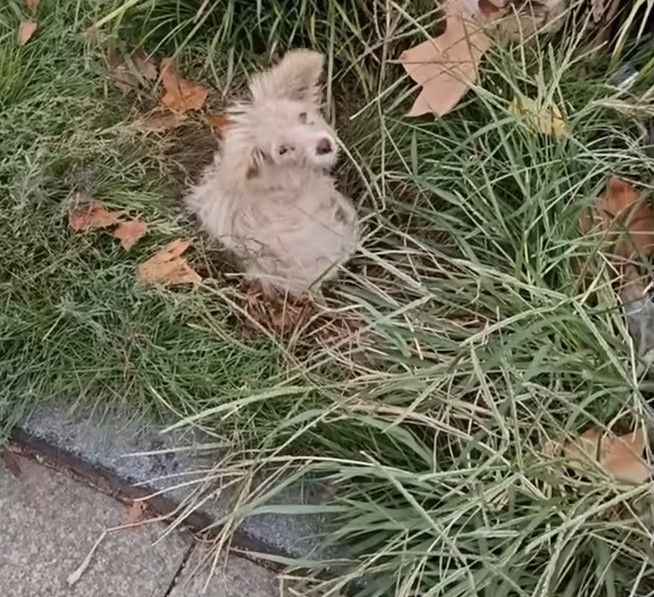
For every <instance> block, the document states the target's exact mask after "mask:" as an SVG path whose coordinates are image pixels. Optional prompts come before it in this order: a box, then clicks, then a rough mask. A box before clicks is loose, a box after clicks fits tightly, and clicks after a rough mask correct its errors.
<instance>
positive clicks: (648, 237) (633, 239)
mask: <svg viewBox="0 0 654 597" xmlns="http://www.w3.org/2000/svg"><path fill="white" fill-rule="evenodd" d="M579 227H580V229H581V231H582V232H583V233H584V234H589V233H590V232H592V231H593V230H599V231H601V232H602V233H603V240H604V243H605V244H606V245H607V246H608V247H610V248H611V252H612V254H613V255H614V256H615V257H617V258H618V259H620V260H625V259H627V260H630V259H633V258H634V257H636V256H638V255H645V256H650V255H652V254H654V209H652V206H651V205H650V204H649V202H648V201H647V199H646V198H645V197H643V196H641V195H640V193H639V192H638V191H637V190H636V189H635V188H634V187H633V186H631V185H630V184H629V183H628V182H626V181H624V180H622V179H621V178H618V177H617V176H614V177H612V178H611V179H610V180H609V182H608V184H607V187H606V191H605V192H604V193H603V194H602V195H600V196H599V197H598V198H597V200H596V201H595V205H594V206H593V208H592V210H591V215H590V216H588V215H586V214H584V215H582V216H581V218H580V220H579Z"/></svg>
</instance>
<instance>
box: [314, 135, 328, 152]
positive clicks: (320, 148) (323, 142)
mask: <svg viewBox="0 0 654 597" xmlns="http://www.w3.org/2000/svg"><path fill="white" fill-rule="evenodd" d="M331 152H332V142H331V141H330V140H329V139H327V137H323V138H322V139H320V141H318V145H316V153H317V154H318V155H325V154H326V153H331Z"/></svg>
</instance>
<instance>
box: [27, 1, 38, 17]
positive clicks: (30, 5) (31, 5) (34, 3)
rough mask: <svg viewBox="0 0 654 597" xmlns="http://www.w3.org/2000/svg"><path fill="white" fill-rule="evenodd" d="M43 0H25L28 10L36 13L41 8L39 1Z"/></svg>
mask: <svg viewBox="0 0 654 597" xmlns="http://www.w3.org/2000/svg"><path fill="white" fill-rule="evenodd" d="M40 1H41V0H25V4H26V5H27V10H29V11H30V12H31V13H32V14H35V13H36V11H37V10H38V9H39V2H40Z"/></svg>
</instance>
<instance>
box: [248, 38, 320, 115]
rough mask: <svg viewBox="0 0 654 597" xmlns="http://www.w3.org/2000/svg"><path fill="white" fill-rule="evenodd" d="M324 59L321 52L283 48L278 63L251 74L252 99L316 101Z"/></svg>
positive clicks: (318, 98)
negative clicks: (268, 68) (286, 50)
mask: <svg viewBox="0 0 654 597" xmlns="http://www.w3.org/2000/svg"><path fill="white" fill-rule="evenodd" d="M324 63H325V58H324V56H323V55H322V54H319V53H318V52H312V51H310V50H293V51H291V52H287V53H286V55H285V56H284V58H283V59H282V61H281V62H280V63H279V64H277V65H276V66H273V67H272V68H271V69H270V70H268V71H266V72H263V73H260V74H258V75H255V76H254V77H253V78H252V80H251V81H250V92H251V93H252V100H253V101H254V102H255V103H256V102H258V101H261V100H265V99H267V98H271V97H273V98H279V99H292V100H299V101H309V102H312V103H315V104H319V103H320V75H321V74H322V70H323V67H324Z"/></svg>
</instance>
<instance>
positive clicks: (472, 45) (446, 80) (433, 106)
mask: <svg viewBox="0 0 654 597" xmlns="http://www.w3.org/2000/svg"><path fill="white" fill-rule="evenodd" d="M446 24H447V26H446V29H445V33H443V34H442V35H440V36H438V37H436V38H434V39H431V40H428V41H426V42H423V43H421V44H419V45H417V46H416V47H414V48H411V49H409V50H406V51H405V52H403V53H402V55H401V56H400V63H401V64H402V66H404V69H405V70H406V72H407V73H408V74H409V76H410V77H411V78H412V79H413V80H414V81H415V82H416V83H419V84H420V85H422V90H421V92H420V94H419V95H418V97H417V98H416V100H415V102H414V104H413V106H412V108H411V110H410V111H409V114H408V115H409V116H420V115H422V114H426V113H428V112H433V113H434V114H438V115H439V116H443V115H444V114H447V113H448V112H450V111H451V110H452V109H453V108H454V107H455V106H456V105H457V104H458V103H459V101H461V99H462V98H463V96H464V95H465V94H466V93H467V91H468V89H469V88H470V86H471V85H472V84H473V83H474V81H475V79H476V78H477V68H478V65H479V62H480V60H481V57H482V56H483V55H484V53H485V52H486V50H488V48H490V46H491V39H490V38H489V37H488V36H487V35H486V34H485V33H484V32H483V31H482V29H481V26H480V25H479V24H474V23H473V22H472V21H471V20H470V16H469V15H468V14H466V13H465V12H464V11H463V9H462V8H461V6H460V5H459V4H456V3H454V2H450V3H449V4H448V6H447V9H446Z"/></svg>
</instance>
